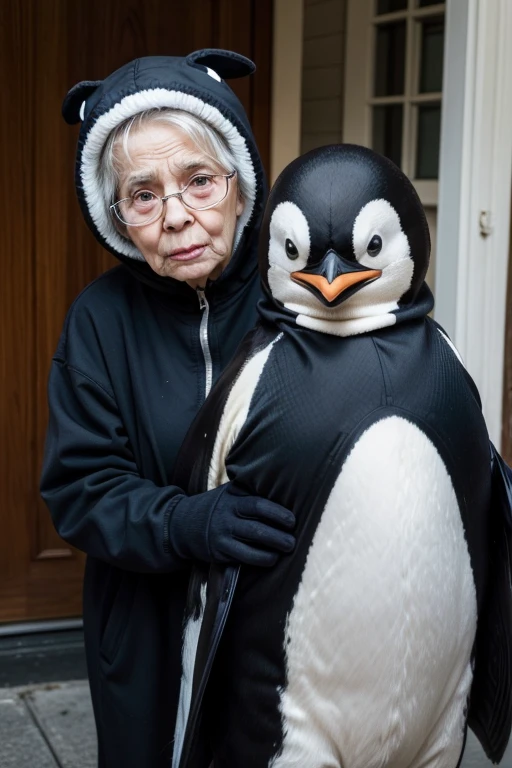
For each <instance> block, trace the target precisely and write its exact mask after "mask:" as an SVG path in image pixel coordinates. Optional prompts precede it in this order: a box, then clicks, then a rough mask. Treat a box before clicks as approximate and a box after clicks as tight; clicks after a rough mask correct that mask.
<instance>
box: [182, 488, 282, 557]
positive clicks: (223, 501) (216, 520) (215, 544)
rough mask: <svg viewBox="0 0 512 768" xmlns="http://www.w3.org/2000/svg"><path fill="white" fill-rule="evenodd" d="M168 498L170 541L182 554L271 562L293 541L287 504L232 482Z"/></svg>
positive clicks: (183, 555)
mask: <svg viewBox="0 0 512 768" xmlns="http://www.w3.org/2000/svg"><path fill="white" fill-rule="evenodd" d="M172 503H173V504H174V508H173V509H172V511H171V515H170V518H169V530H168V535H169V544H170V547H171V549H173V550H174V551H175V552H176V553H177V554H178V555H179V556H180V557H182V558H186V559H194V560H203V561H206V562H215V563H245V564H246V565H261V566H270V565H274V563H275V562H276V561H277V558H278V556H279V555H280V554H281V553H283V552H284V553H288V552H291V551H292V550H293V548H294V546H295V539H294V537H293V536H291V535H290V534H289V533H287V531H290V530H292V529H293V527H294V526H295V517H294V515H293V514H292V513H291V512H290V511H289V510H288V509H285V508H284V507H282V506H281V505H280V504H275V503H274V502H272V501H267V499H262V498H259V497H258V496H249V495H248V494H246V493H244V492H243V491H240V490H238V489H237V488H235V487H234V486H233V485H232V484H231V483H226V484H225V485H221V486H220V487H219V488H214V489H213V490H211V491H206V493H199V494H197V495H196V496H179V497H178V499H177V501H176V500H174V499H173V502H172Z"/></svg>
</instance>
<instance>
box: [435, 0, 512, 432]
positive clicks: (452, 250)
mask: <svg viewBox="0 0 512 768" xmlns="http://www.w3.org/2000/svg"><path fill="white" fill-rule="evenodd" d="M511 39H512V3H511V2H510V0H492V2H489V0H448V3H447V16H446V38H445V68H444V83H443V94H444V98H443V116H442V125H441V162H440V179H439V209H438V229H437V257H436V291H435V293H436V310H435V316H436V319H437V320H438V321H439V322H440V323H441V324H442V325H443V326H444V327H445V329H446V330H447V331H448V333H449V334H450V336H451V337H452V339H453V340H454V342H455V344H456V346H457V348H458V349H459V351H460V353H461V355H462V357H463V359H464V361H465V364H466V366H467V368H468V370H469V372H470V374H471V375H472V377H473V378H474V379H475V382H476V384H477V386H478V389H479V391H480V395H481V397H482V403H483V409H484V414H485V417H486V420H487V426H488V428H489V432H490V435H491V438H492V439H493V441H494V442H496V444H497V445H498V446H499V445H500V439H501V419H502V399H503V362H504V340H505V308H506V284H507V268H508V246H509V225H510V192H511V180H512V130H511V126H512V46H511V45H510V40H511ZM483 212H489V215H490V232H489V233H488V234H484V233H483V231H482V230H483V228H482V225H485V223H486V222H485V221H482V213H483Z"/></svg>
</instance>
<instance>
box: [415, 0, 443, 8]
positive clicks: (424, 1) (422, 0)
mask: <svg viewBox="0 0 512 768" xmlns="http://www.w3.org/2000/svg"><path fill="white" fill-rule="evenodd" d="M442 2H443V0H419V3H418V8H426V7H427V5H439V4H440V3H442Z"/></svg>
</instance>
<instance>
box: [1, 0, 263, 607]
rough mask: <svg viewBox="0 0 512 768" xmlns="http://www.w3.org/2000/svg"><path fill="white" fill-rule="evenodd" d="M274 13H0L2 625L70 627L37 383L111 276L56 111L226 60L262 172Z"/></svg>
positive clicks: (142, 9)
mask: <svg viewBox="0 0 512 768" xmlns="http://www.w3.org/2000/svg"><path fill="white" fill-rule="evenodd" d="M271 6H272V0H187V2H179V1H178V0H145V1H144V2H143V3H141V2H140V0H108V1H107V2H105V0H44V2H43V0H23V2H19V0H2V2H1V3H0V88H1V96H0V98H1V103H2V109H1V115H2V117H1V119H0V169H1V173H2V187H1V192H0V195H1V200H2V203H1V213H2V218H1V221H2V226H1V228H0V259H1V266H2V271H1V275H2V276H1V281H0V358H1V363H0V365H1V373H0V420H1V421H0V429H1V435H2V443H3V444H2V450H1V454H0V621H1V622H6V621H24V620H29V619H30V620H33V619H41V618H55V617H63V616H77V615H80V613H81V580H82V570H83V555H82V554H81V553H79V552H77V551H76V550H73V549H72V548H70V547H69V546H68V545H67V544H66V543H65V542H63V541H62V540H61V539H60V538H59V537H58V536H57V534H56V533H55V531H54V530H53V527H52V524H51V521H50V518H49V514H48V512H47V510H46V508H45V506H44V505H43V503H42V502H41V500H40V498H39V492H38V483H39V474H40V467H41V459H42V451H43V442H44V434H45V429H46V421H47V406H46V381H47V376H48V370H49V365H50V360H51V357H52V354H53V352H54V350H55V347H56V344H57V340H58V337H59V335H60V331H61V328H62V323H63V321H64V317H65V314H66V311H67V309H68V307H69V305H70V304H71V302H72V300H73V298H74V297H75V296H76V295H77V293H78V292H79V291H80V290H81V289H82V287H83V286H85V285H86V284H87V283H88V282H90V281H91V280H93V279H94V278H95V277H96V276H97V275H98V274H99V273H101V272H102V271H104V270H105V269H107V268H109V267H111V266H113V265H114V264H115V259H114V258H113V257H111V256H109V254H107V253H106V252H105V251H103V250H102V249H101V248H100V247H99V245H97V244H96V241H95V240H94V238H93V237H92V235H91V233H90V232H89V231H88V229H87V228H86V226H85V224H84V222H83V221H82V218H81V214H80V212H79V208H78V203H77V201H76V196H75V191H74V186H73V169H74V155H75V147H76V140H77V135H78V128H76V129H73V128H70V127H69V126H67V125H65V123H64V122H63V120H62V118H61V116H60V108H61V103H62V99H63V97H64V95H65V94H66V92H67V90H68V88H70V87H71V86H72V85H74V84H75V83H76V82H78V81H79V80H86V79H90V80H95V79H101V78H103V77H105V76H106V75H107V74H109V73H110V72H111V71H112V70H114V69H116V68H117V67H119V66H121V65H122V64H124V63H125V62H127V61H130V60H131V59H133V58H136V57H138V56H145V55H157V54H162V55H184V54H187V53H189V52H190V51H193V50H196V49H198V48H204V47H217V48H230V49H232V50H236V51H238V52H240V53H242V54H245V55H246V56H249V57H251V58H253V59H254V60H255V61H256V62H257V65H258V72H257V74H256V75H255V76H254V77H253V78H249V79H245V80H240V81H234V89H235V90H236V92H237V93H238V95H239V97H240V98H241V100H242V102H243V103H244V105H245V107H246V109H247V111H248V114H249V116H250V118H251V119H252V123H253V126H254V130H255V134H256V139H257V142H258V145H259V147H260V149H261V152H262V156H263V159H264V162H265V164H266V167H267V168H268V166H269V163H268V160H269V133H270V131H269V108H270V56H271V50H270V49H271V39H272V35H271V29H270V21H271V11H272V7H271Z"/></svg>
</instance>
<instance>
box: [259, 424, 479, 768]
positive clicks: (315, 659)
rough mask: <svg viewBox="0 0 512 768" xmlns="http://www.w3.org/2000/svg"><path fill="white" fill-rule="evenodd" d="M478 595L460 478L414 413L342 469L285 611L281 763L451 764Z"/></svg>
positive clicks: (342, 766)
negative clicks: (454, 478) (456, 485)
mask: <svg viewBox="0 0 512 768" xmlns="http://www.w3.org/2000/svg"><path fill="white" fill-rule="evenodd" d="M476 612H477V609H476V593H475V586H474V580H473V574H472V569H471V565H470V559H469V553H468V549H467V545H466V541H465V537H464V531H463V526H462V522H461V518H460V512H459V508H458V504H457V500H456V497H455V493H454V490H453V486H452V483H451V480H450V477H449V475H448V473H447V471H446V468H445V466H444V464H443V462H442V460H441V458H440V456H439V454H438V452H437V450H436V448H435V447H434V446H433V444H432V443H431V442H430V441H429V439H428V438H427V437H426V436H425V434H424V433H422V432H421V431H420V430H419V429H418V428H417V427H416V426H414V425H413V424H411V423H410V422H408V421H406V420H405V419H402V418H399V417H396V416H393V417H389V418H386V419H384V420H382V421H380V422H378V423H376V424H375V425H373V426H372V427H370V428H369V429H368V431H367V432H365V433H364V434H363V435H362V437H361V438H360V440H359V441H358V442H357V444H356V445H355V446H354V448H353V450H352V452H351V453H350V455H349V456H348V458H347V460H346V462H345V464H344V465H343V467H342V470H341V473H340V475H339V477H338V479H337V481H336V483H335V485H334V487H333V489H332V492H331V494H330V497H329V499H328V502H327V505H326V508H325V511H324V513H323V515H322V518H321V521H320V523H319V526H318V528H317V530H316V533H315V536H314V539H313V542H312V544H311V546H310V550H309V553H308V558H307V562H306V565H305V569H304V572H303V576H302V580H301V583H300V586H299V588H298V591H297V593H296V596H295V600H294V603H293V606H292V609H291V611H290V614H289V616H288V621H287V627H286V637H285V648H286V664H287V685H286V688H285V690H283V691H281V692H280V706H281V712H282V718H283V727H284V741H283V746H282V749H281V750H280V752H279V754H278V755H277V756H276V757H275V758H274V759H273V760H272V761H271V762H270V765H271V766H272V768H292V767H293V768H295V767H296V768H299V767H300V768H384V766H390V767H391V766H392V768H427V767H428V768H432V767H433V766H436V768H441V767H442V768H455V766H456V765H457V762H458V759H459V756H460V753H461V750H462V745H463V737H464V725H465V715H464V709H465V706H466V701H467V697H468V694H469V690H470V686H471V679H472V673H471V666H470V656H471V650H472V646H473V640H474V636H475V631H476Z"/></svg>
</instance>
